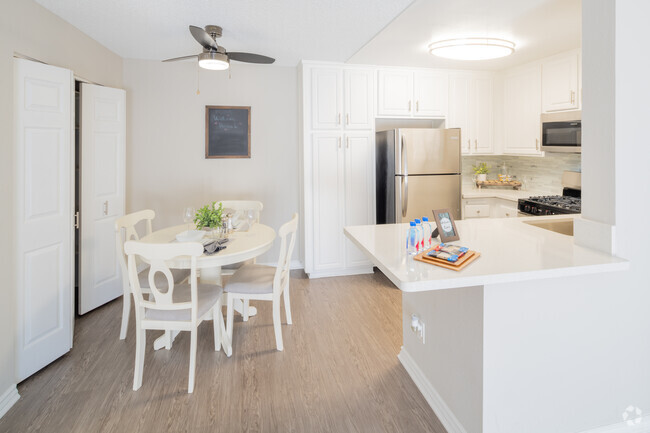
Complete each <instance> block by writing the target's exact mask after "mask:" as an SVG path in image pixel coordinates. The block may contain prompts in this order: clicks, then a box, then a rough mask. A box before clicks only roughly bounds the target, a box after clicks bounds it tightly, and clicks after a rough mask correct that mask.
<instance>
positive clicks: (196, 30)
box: [190, 26, 219, 50]
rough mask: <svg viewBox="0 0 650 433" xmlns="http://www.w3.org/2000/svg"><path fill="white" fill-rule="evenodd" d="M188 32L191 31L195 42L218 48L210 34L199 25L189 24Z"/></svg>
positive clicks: (203, 45)
mask: <svg viewBox="0 0 650 433" xmlns="http://www.w3.org/2000/svg"><path fill="white" fill-rule="evenodd" d="M190 33H192V36H194V39H196V42H198V43H199V44H201V46H202V47H203V48H207V49H213V50H216V49H218V48H219V46H218V45H217V43H216V42H215V41H214V39H212V36H210V35H209V34H208V32H206V31H205V30H203V29H202V28H201V27H197V26H190Z"/></svg>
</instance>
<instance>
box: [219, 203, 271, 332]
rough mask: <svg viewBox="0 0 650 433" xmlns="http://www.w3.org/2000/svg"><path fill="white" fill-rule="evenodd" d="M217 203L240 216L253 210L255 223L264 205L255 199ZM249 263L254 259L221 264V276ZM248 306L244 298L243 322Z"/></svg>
mask: <svg viewBox="0 0 650 433" xmlns="http://www.w3.org/2000/svg"><path fill="white" fill-rule="evenodd" d="M219 203H221V205H222V206H223V208H224V209H230V210H233V211H235V213H236V214H237V216H238V217H240V218H242V217H244V216H245V215H244V214H243V212H245V211H247V210H254V211H255V212H256V215H257V218H255V222H256V223H259V222H260V213H261V212H262V210H263V209H264V205H263V204H262V202H261V201H255V200H222V201H220V202H217V204H216V205H217V206H219ZM250 263H255V259H252V260H247V261H245V262H239V263H233V264H232V265H226V266H223V267H222V268H221V275H223V276H231V275H234V273H235V272H236V271H237V269H239V268H241V267H242V266H243V265H245V264H250ZM248 306H249V302H248V300H245V301H244V302H243V308H242V317H243V319H244V322H247V321H248Z"/></svg>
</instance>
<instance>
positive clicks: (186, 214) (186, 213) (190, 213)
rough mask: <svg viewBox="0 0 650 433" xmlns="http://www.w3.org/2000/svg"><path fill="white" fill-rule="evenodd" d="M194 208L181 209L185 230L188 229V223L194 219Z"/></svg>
mask: <svg viewBox="0 0 650 433" xmlns="http://www.w3.org/2000/svg"><path fill="white" fill-rule="evenodd" d="M195 214H196V210H195V209H194V208H193V207H186V208H185V210H183V222H184V223H186V224H187V230H188V231H189V230H190V223H191V222H192V221H194V215H195Z"/></svg>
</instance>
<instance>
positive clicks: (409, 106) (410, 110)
mask: <svg viewBox="0 0 650 433" xmlns="http://www.w3.org/2000/svg"><path fill="white" fill-rule="evenodd" d="M409 111H411V100H410V99H409Z"/></svg>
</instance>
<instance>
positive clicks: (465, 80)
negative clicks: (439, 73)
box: [447, 75, 472, 154]
mask: <svg viewBox="0 0 650 433" xmlns="http://www.w3.org/2000/svg"><path fill="white" fill-rule="evenodd" d="M470 86H471V78H470V77H469V76H467V75H456V76H453V75H452V76H451V77H449V118H448V121H447V128H460V149H461V152H462V153H463V154H468V153H470V150H471V142H472V138H471V133H470V121H469V109H470V90H471V89H470Z"/></svg>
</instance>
